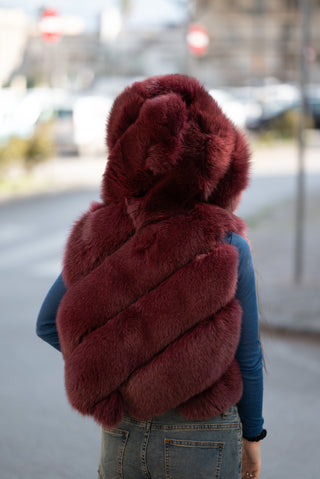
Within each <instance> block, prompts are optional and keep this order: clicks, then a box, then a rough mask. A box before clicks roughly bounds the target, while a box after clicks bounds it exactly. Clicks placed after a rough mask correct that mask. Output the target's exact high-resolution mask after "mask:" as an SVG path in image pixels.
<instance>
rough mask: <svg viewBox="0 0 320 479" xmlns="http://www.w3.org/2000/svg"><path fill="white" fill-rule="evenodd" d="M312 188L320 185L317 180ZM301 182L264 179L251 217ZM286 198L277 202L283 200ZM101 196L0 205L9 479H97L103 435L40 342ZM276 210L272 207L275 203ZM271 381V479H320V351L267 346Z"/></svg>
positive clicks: (280, 340)
mask: <svg viewBox="0 0 320 479" xmlns="http://www.w3.org/2000/svg"><path fill="white" fill-rule="evenodd" d="M310 181H311V183H312V182H315V181H319V179H318V180H317V179H316V180H314V179H310ZM293 185H294V183H293V181H292V178H291V179H290V178H286V177H282V178H277V179H275V180H274V182H270V181H269V182H268V183H266V182H265V178H261V180H260V182H259V179H256V180H255V182H254V186H253V187H252V189H251V190H250V191H251V192H248V194H246V196H245V198H244V203H243V206H242V214H244V215H246V214H247V215H252V214H257V213H258V210H259V207H260V206H261V205H260V204H259V201H258V200H257V198H258V197H260V195H261V193H262V192H265V194H268V195H270V197H271V195H272V191H273V195H274V196H273V198H275V196H276V198H277V199H279V197H281V198H283V193H281V194H280V192H283V191H284V189H285V188H289V190H290V191H291V192H292V188H293ZM277 191H278V193H275V192H277ZM96 199H98V192H97V190H83V191H73V192H69V193H60V194H52V195H43V196H39V197H32V198H29V199H25V200H18V201H11V202H8V203H3V204H2V205H0V224H1V236H0V278H1V288H0V301H1V313H2V314H1V331H0V375H1V385H2V387H1V392H0V398H1V409H0V411H1V412H0V415H1V426H0V431H1V432H0V467H1V474H0V476H1V478H4V479H20V478H21V477H24V478H26V479H43V478H44V477H45V478H46V479H74V478H78V479H89V478H96V477H97V474H96V469H97V463H98V457H99V447H100V446H99V442H100V430H99V427H98V426H97V425H96V424H95V423H94V422H93V421H92V420H91V419H88V418H82V417H80V416H79V415H78V414H77V413H76V412H74V411H73V410H72V409H71V407H70V406H69V405H68V402H67V399H66V396H65V392H64V383H63V361H62V358H61V355H60V353H58V352H57V351H56V350H54V349H53V348H50V347H49V346H48V345H46V344H45V343H43V342H42V341H41V340H40V339H38V338H37V337H36V335H35V322H36V317H37V314H38V310H39V307H40V304H41V302H42V300H43V298H44V296H45V294H46V292H47V290H48V288H49V286H50V285H51V284H52V282H53V280H54V279H55V277H56V275H57V274H58V273H59V272H60V269H61V257H62V251H63V245H64V242H65V240H66V237H67V234H68V231H69V229H70V225H71V224H72V222H73V221H74V220H75V219H76V217H78V216H79V214H80V213H81V212H83V211H85V210H86V208H87V206H88V204H89V202H90V201H91V200H96ZM265 201H266V200H265ZM264 348H265V354H266V357H267V366H268V371H269V372H268V375H267V377H266V381H265V383H266V388H265V418H266V427H267V428H268V430H269V437H268V438H267V439H266V440H265V441H264V443H263V459H264V463H263V474H262V476H261V477H262V479H271V478H272V479H274V478H275V477H282V478H290V479H301V478H302V477H303V478H308V479H318V478H319V471H320V465H319V450H318V449H319V447H318V435H319V419H318V414H317V410H318V409H317V406H318V404H319V396H320V367H319V366H320V348H319V344H317V343H314V342H310V341H309V340H306V339H305V338H303V337H301V338H300V337H297V338H296V339H294V340H293V339H290V338H287V337H274V338H269V337H266V338H265V340H264Z"/></svg>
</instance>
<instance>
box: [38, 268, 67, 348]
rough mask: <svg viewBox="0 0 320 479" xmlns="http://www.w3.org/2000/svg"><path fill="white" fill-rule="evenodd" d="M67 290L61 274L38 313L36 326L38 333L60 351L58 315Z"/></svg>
mask: <svg viewBox="0 0 320 479" xmlns="http://www.w3.org/2000/svg"><path fill="white" fill-rule="evenodd" d="M66 290H67V289H66V287H65V284H64V282H63V279H62V276H61V275H60V276H58V278H57V279H56V281H55V282H54V284H53V285H52V286H51V288H50V290H49V292H48V294H47V296H46V297H45V300H44V302H43V304H42V306H41V309H40V312H39V315H38V319H37V327H36V332H37V335H38V336H39V337H40V338H41V339H43V340H44V341H46V342H47V343H49V344H50V345H51V346H53V347H54V348H56V349H58V350H59V351H61V348H60V343H59V337H58V331H57V326H56V316H57V312H58V308H59V304H60V301H61V300H62V298H63V296H64V294H65V292H66Z"/></svg>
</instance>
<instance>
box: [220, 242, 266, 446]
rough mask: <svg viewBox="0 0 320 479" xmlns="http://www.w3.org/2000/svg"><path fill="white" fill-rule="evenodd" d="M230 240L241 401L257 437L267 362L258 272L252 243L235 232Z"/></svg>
mask: <svg viewBox="0 0 320 479" xmlns="http://www.w3.org/2000/svg"><path fill="white" fill-rule="evenodd" d="M229 242H230V243H231V244H233V245H234V246H236V247H237V249H238V251H239V268H238V284H237V291H236V297H237V299H238V300H239V302H240V304H241V307H242V311H243V314H242V325H241V336H240V342H239V346H238V350H237V353H236V358H237V360H238V363H239V366H240V370H241V375H242V379H243V395H242V398H241V400H240V402H239V404H238V411H239V415H240V418H241V421H242V426H243V435H244V437H249V438H250V437H256V436H258V435H259V434H260V433H261V432H262V429H263V422H264V420H263V416H262V402H263V401H262V400H263V361H262V349H261V343H260V339H259V318H258V305H257V293H256V286H255V275H254V268H253V261H252V255H251V250H250V246H249V244H248V242H247V241H246V240H245V239H244V238H243V237H242V236H240V235H237V234H235V233H232V234H231V235H229Z"/></svg>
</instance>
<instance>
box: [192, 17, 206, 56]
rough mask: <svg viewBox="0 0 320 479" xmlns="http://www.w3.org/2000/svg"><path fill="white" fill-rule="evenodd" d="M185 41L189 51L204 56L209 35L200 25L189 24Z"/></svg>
mask: <svg viewBox="0 0 320 479" xmlns="http://www.w3.org/2000/svg"><path fill="white" fill-rule="evenodd" d="M187 43H188V46H189V49H190V51H191V53H192V54H193V55H195V56H198V57H201V56H204V55H205V54H206V53H207V51H208V47H209V35H208V32H207V30H206V29H205V28H204V27H203V26H202V25H190V27H189V30H188V34H187Z"/></svg>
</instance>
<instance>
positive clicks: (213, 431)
mask: <svg viewBox="0 0 320 479" xmlns="http://www.w3.org/2000/svg"><path fill="white" fill-rule="evenodd" d="M107 143H108V151H109V157H108V163H107V167H106V171H105V174H104V176H103V181H102V188H101V199H102V202H101V203H93V204H92V205H91V207H90V208H89V210H88V211H87V213H85V214H84V215H83V216H82V217H81V218H80V219H79V220H78V222H77V223H76V224H75V226H74V227H73V229H72V232H71V234H70V236H69V239H68V242H67V246H66V250H65V256H64V264H63V272H62V276H60V277H59V278H58V279H57V281H56V283H55V284H54V285H53V287H52V288H51V290H50V291H49V293H48V295H47V297H46V299H45V301H44V304H43V305H42V308H41V311H40V314H39V317H38V322H37V334H38V335H39V336H40V337H41V338H42V339H44V340H45V341H48V342H49V343H50V344H52V345H53V346H55V347H56V348H57V349H61V351H62V353H63V357H64V360H65V383H66V392H67V396H68V399H69V401H70V403H71V405H72V406H73V407H74V408H75V409H77V410H78V411H79V412H81V413H82V414H85V415H91V416H93V418H94V419H95V420H96V421H97V422H98V423H99V424H101V425H102V443H101V457H100V464H99V471H98V472H99V477H100V478H103V479H107V478H115V477H119V478H120V477H123V478H124V479H127V478H130V479H136V478H140V477H141V478H142V477H149V478H152V479H154V478H164V477H166V478H172V479H179V478H183V479H188V478H195V477H197V478H200V477H201V478H212V477H215V478H221V479H233V478H240V477H242V478H248V477H251V478H258V477H259V474H260V467H261V457H260V440H261V439H263V438H264V437H265V435H266V432H265V430H264V429H263V417H262V353H261V346H260V341H259V331H258V314H257V302H256V292H255V283H254V272H253V266H252V258H251V253H250V248H249V245H248V243H247V241H246V239H245V233H244V231H245V224H244V222H243V221H242V220H241V219H240V218H238V217H236V216H235V215H234V214H233V211H234V210H235V208H236V206H237V204H238V202H239V199H240V195H241V192H242V191H243V190H244V189H245V188H246V186H247V184H248V175H249V173H248V172H249V151H248V147H247V143H246V141H245V138H244V136H243V134H242V133H240V132H239V131H237V130H236V128H235V127H234V125H233V124H232V123H231V122H230V121H229V120H228V119H227V118H226V117H225V115H224V114H223V113H222V111H221V110H220V108H219V107H218V105H217V103H216V102H215V101H214V100H213V99H212V98H211V96H210V95H209V94H208V92H207V91H206V90H205V89H204V88H203V87H202V86H201V85H200V84H199V83H198V82H197V81H196V80H195V79H193V78H189V77H186V76H181V75H166V76H159V77H152V78H149V79H146V80H144V81H142V82H136V83H134V84H133V85H132V86H130V87H128V88H126V89H125V90H124V92H122V93H121V94H120V95H119V96H118V97H117V98H116V100H115V102H114V105H113V108H112V110H111V113H110V116H109V120H108V126H107ZM239 416H240V418H239ZM240 419H241V420H240ZM242 436H243V437H242Z"/></svg>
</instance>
